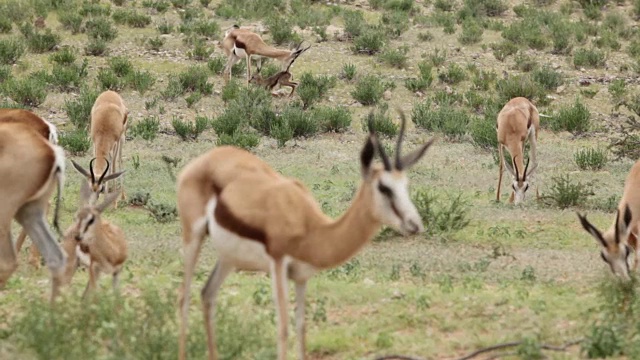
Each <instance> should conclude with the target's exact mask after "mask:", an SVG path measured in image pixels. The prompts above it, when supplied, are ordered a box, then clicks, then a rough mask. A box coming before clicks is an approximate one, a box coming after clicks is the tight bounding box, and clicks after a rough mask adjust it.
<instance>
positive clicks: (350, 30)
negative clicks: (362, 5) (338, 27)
mask: <svg viewBox="0 0 640 360" xmlns="http://www.w3.org/2000/svg"><path fill="white" fill-rule="evenodd" d="M342 18H343V20H344V32H345V34H347V35H348V36H351V37H352V38H355V37H357V36H359V35H360V34H361V33H362V31H363V30H364V29H365V28H366V26H367V24H366V22H365V21H364V16H363V13H362V11H360V10H356V11H352V10H345V11H343V12H342Z"/></svg>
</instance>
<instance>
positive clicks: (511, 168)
mask: <svg viewBox="0 0 640 360" xmlns="http://www.w3.org/2000/svg"><path fill="white" fill-rule="evenodd" d="M501 161H503V162H504V167H505V168H506V169H507V171H508V172H509V174H511V176H513V177H514V178H517V176H516V172H515V170H513V166H512V165H511V164H510V163H509V162H507V161H505V160H504V159H502V160H501Z"/></svg>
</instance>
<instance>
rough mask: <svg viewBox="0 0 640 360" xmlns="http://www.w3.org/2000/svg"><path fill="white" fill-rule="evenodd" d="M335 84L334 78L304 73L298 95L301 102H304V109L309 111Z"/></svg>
mask: <svg viewBox="0 0 640 360" xmlns="http://www.w3.org/2000/svg"><path fill="white" fill-rule="evenodd" d="M335 84H336V79H335V77H333V76H326V75H319V76H314V75H313V74H311V73H308V72H305V73H303V74H302V76H301V77H300V85H299V86H298V88H297V93H298V96H299V97H300V100H302V104H303V108H304V109H307V108H309V107H310V106H311V105H313V104H314V103H316V102H318V101H320V99H322V97H323V96H324V95H325V94H326V93H327V91H329V89H330V88H332V87H334V86H335Z"/></svg>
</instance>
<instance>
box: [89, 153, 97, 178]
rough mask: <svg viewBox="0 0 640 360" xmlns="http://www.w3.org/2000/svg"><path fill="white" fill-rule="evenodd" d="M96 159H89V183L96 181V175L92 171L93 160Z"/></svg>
mask: <svg viewBox="0 0 640 360" xmlns="http://www.w3.org/2000/svg"><path fill="white" fill-rule="evenodd" d="M94 161H96V158H93V159H91V161H89V172H90V173H91V183H92V184H95V183H96V176H95V174H94V173H93V162H94Z"/></svg>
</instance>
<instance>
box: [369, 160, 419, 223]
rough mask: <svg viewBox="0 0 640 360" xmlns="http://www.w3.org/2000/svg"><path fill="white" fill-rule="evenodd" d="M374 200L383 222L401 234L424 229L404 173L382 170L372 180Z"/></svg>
mask: <svg viewBox="0 0 640 360" xmlns="http://www.w3.org/2000/svg"><path fill="white" fill-rule="evenodd" d="M373 192H374V195H373V197H374V202H375V204H376V209H377V213H378V216H379V219H380V221H382V223H383V224H385V225H389V226H391V227H393V228H395V229H396V230H398V231H399V232H401V233H402V234H405V235H406V234H415V233H418V232H422V231H424V226H423V225H422V219H421V218H420V215H419V214H418V210H417V209H416V207H415V205H414V204H413V202H412V201H411V197H410V196H409V189H408V180H407V177H406V175H404V174H402V175H392V174H391V173H389V172H387V171H383V172H382V173H381V174H380V177H379V178H378V179H377V180H375V181H374V182H373Z"/></svg>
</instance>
